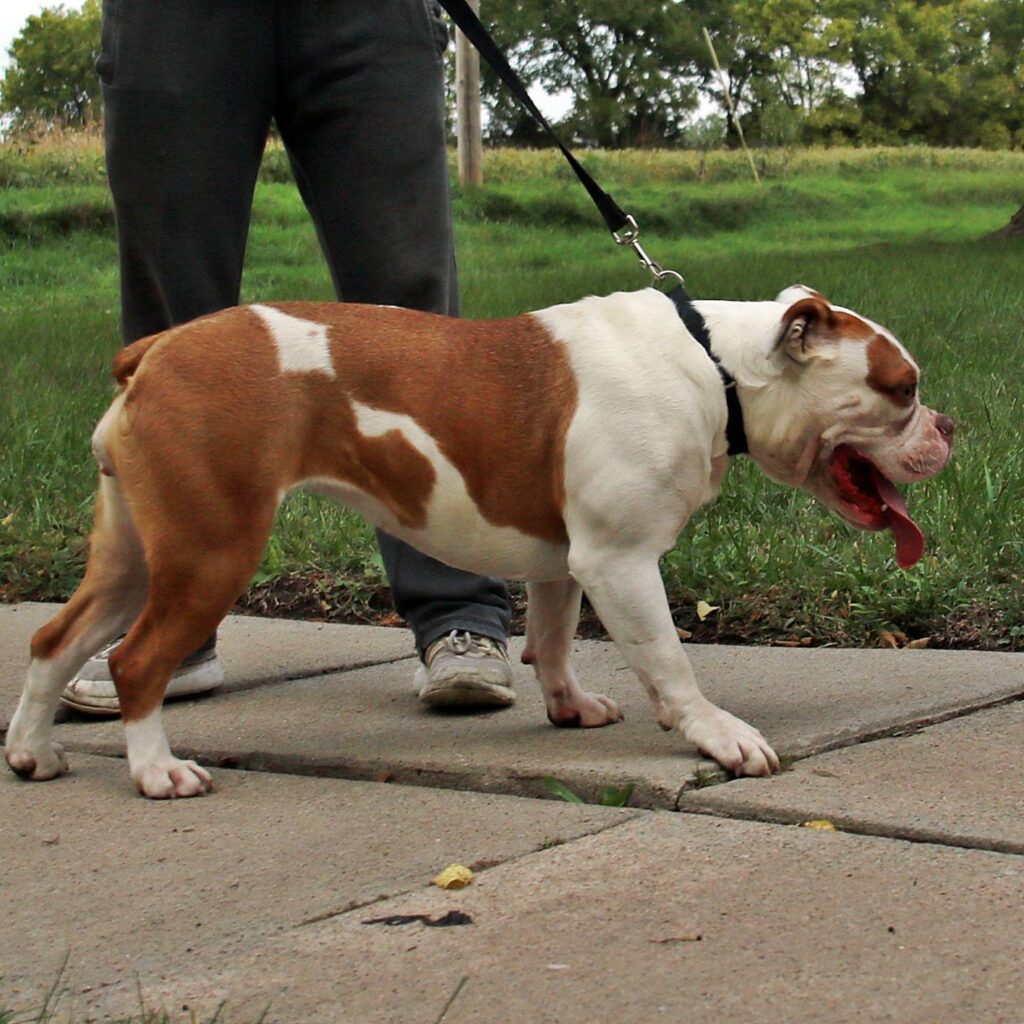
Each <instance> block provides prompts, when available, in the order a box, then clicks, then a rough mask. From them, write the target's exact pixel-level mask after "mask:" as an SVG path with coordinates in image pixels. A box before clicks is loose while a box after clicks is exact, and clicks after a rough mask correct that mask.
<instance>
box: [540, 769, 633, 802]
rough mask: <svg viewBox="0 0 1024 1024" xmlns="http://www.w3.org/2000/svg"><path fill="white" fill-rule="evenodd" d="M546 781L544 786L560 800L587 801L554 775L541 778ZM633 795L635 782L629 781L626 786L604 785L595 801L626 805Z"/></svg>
mask: <svg viewBox="0 0 1024 1024" xmlns="http://www.w3.org/2000/svg"><path fill="white" fill-rule="evenodd" d="M541 781H542V782H543V783H544V788H545V789H546V790H547V791H548V792H549V793H552V794H553V795H554V796H557V797H558V798H559V799H560V800H565V801H566V803H570V804H583V803H586V801H585V800H583V799H582V798H581V797H579V796H577V794H576V793H574V792H573V791H572V790H571V789H570V788H569V787H568V786H567V785H566V784H565V783H564V782H562V781H561V780H559V779H556V778H555V777H554V776H553V775H545V776H544V778H543V779H542V780H541ZM632 795H633V783H632V782H630V783H627V784H626V785H625V786H621V787H616V786H604V787H602V789H601V795H600V797H599V798H598V799H597V800H596V801H595V803H597V805H598V806H599V807H625V806H626V805H627V804H628V803H629V798H630V797H631V796H632Z"/></svg>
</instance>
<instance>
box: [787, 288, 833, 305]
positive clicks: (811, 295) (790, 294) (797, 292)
mask: <svg viewBox="0 0 1024 1024" xmlns="http://www.w3.org/2000/svg"><path fill="white" fill-rule="evenodd" d="M800 299H825V296H824V295H822V294H821V292H818V291H815V290H814V289H813V288H811V287H810V285H806V284H791V285H790V286H789V287H788V288H784V289H783V290H782V291H781V292H779V294H778V295H776V296H775V301H776V302H784V303H786V305H787V306H789V305H791V304H792V303H794V302H798V301H799V300H800ZM825 301H828V300H827V299H826V300H825Z"/></svg>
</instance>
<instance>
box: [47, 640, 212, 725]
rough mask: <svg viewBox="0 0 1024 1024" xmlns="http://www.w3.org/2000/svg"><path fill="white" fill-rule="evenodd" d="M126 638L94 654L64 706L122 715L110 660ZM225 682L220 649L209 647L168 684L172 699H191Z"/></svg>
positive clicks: (183, 665)
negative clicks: (218, 655) (218, 651)
mask: <svg viewBox="0 0 1024 1024" xmlns="http://www.w3.org/2000/svg"><path fill="white" fill-rule="evenodd" d="M123 639H124V637H118V638H117V639H116V640H115V641H114V642H113V643H110V644H107V646H106V647H104V648H103V650H102V651H100V652H99V653H98V654H95V655H93V657H91V658H90V659H89V660H88V661H87V662H86V663H85V664H84V665H83V666H82V670H81V671H80V672H79V673H78V675H77V677H76V678H74V679H72V680H71V682H70V683H68V685H67V686H66V687H65V688H64V692H63V693H62V694H61V698H60V699H61V703H62V704H66V705H67V706H68V707H69V708H74V709H75V710H76V711H81V712H83V713H84V714H86V715H119V714H120V713H121V705H120V703H119V701H118V699H117V689H116V687H115V686H114V680H113V679H112V678H111V675H110V664H109V662H108V661H107V658H108V657H109V656H110V652H111V651H112V650H113V649H114V648H115V647H116V646H117V645H118V644H119V643H120V642H121V641H122V640H123ZM223 682H224V669H223V668H222V667H221V663H220V660H219V659H218V658H217V648H216V647H207V648H205V649H204V650H201V651H196V653H195V654H190V655H189V656H188V657H187V658H186V659H185V660H184V661H183V662H182V663H181V664H180V665H179V666H178V667H177V669H176V670H175V672H174V674H173V675H172V676H171V681H170V682H169V683H168V684H167V692H166V693H165V694H164V699H165V700H166V699H167V698H168V697H191V696H194V695H195V694H197V693H207V692H208V691H209V690H216V689H217V687H218V686H220V685H221V684H222V683H223Z"/></svg>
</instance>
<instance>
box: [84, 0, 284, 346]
mask: <svg viewBox="0 0 1024 1024" xmlns="http://www.w3.org/2000/svg"><path fill="white" fill-rule="evenodd" d="M273 10H274V4H273V2H272V0H253V2H247V3H240V2H237V0H226V2H224V0H175V2H174V3H167V2H166V0H119V2H117V3H112V2H111V3H107V4H105V5H104V24H103V49H102V54H101V57H100V60H99V61H98V63H97V70H98V71H99V73H100V76H101V79H102V81H103V99H104V130H105V141H106V156H107V173H108V177H109V180H110V188H111V192H112V194H113V199H114V208H115V213H116V217H117V235H118V247H119V252H120V260H121V300H122V321H123V331H124V341H125V342H126V343H128V342H131V341H134V340H135V339H136V338H140V337H143V336H144V335H147V334H154V333H156V332H157V331H162V330H165V329H166V328H168V327H171V326H172V325H173V324H176V323H181V322H183V321H186V320H191V319H193V318H194V317H197V316H200V315H202V314H203V313H209V312H213V311H214V310H217V309H223V308H225V307H226V306H233V305H236V304H237V302H238V296H239V285H240V281H241V276H242V263H243V259H244V256H245V244H246V238H247V235H248V228H249V215H250V209H251V206H252V194H253V188H254V186H255V183H256V175H257V172H258V170H259V164H260V156H261V154H262V152H263V146H264V143H265V141H266V136H267V129H268V127H269V125H270V118H271V111H272V109H273V102H274V82H275V54H274V35H273Z"/></svg>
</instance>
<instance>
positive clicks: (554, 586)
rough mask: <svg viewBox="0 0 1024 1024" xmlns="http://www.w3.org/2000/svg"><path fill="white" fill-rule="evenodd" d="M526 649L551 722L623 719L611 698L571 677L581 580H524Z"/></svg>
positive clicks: (525, 655) (594, 723)
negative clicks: (537, 581)
mask: <svg viewBox="0 0 1024 1024" xmlns="http://www.w3.org/2000/svg"><path fill="white" fill-rule="evenodd" d="M526 594H527V605H526V649H525V650H524V651H523V663H524V664H526V665H532V666H533V670H534V673H535V674H536V676H537V682H538V683H540V688H541V691H542V692H543V694H544V704H545V706H546V707H547V710H548V718H549V719H550V721H551V722H552V723H553V724H554V725H562V726H584V727H593V726H599V725H609V724H611V723H612V722H618V721H621V719H622V712H621V711H619V709H618V707H617V706H616V704H615V702H614V701H613V700H611V699H610V698H608V697H605V696H604V695H603V694H599V693H587V692H586V691H585V690H583V688H582V687H581V686H580V684H579V683H578V682H577V680H576V673H575V672H574V671H573V668H572V662H571V657H570V656H571V652H572V641H573V637H574V636H575V634H576V625H577V623H578V622H579V618H580V598H581V596H582V591H581V590H580V585H579V584H578V583H577V582H576V581H575V580H574V579H571V578H567V579H564V580H552V581H547V582H543V583H528V584H527V585H526Z"/></svg>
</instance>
